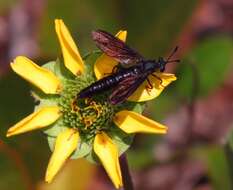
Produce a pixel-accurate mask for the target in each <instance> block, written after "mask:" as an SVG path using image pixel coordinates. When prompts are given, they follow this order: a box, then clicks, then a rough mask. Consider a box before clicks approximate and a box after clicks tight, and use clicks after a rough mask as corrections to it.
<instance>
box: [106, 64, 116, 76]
mask: <svg viewBox="0 0 233 190" xmlns="http://www.w3.org/2000/svg"><path fill="white" fill-rule="evenodd" d="M118 71H119V65H115V66H114V67H113V68H112V72H111V73H104V75H111V74H115V73H117V72H118Z"/></svg>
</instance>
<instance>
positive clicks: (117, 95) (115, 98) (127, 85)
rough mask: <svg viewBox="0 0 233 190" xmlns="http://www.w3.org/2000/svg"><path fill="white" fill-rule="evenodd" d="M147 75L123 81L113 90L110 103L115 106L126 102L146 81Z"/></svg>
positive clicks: (135, 76) (134, 76)
mask: <svg viewBox="0 0 233 190" xmlns="http://www.w3.org/2000/svg"><path fill="white" fill-rule="evenodd" d="M146 78H147V75H141V76H139V75H133V76H130V77H127V78H125V79H124V80H122V81H121V82H120V83H119V84H118V85H117V87H115V88H114V89H113V92H112V94H111V95H110V97H109V102H110V103H111V104H113V105H115V104H119V103H122V102H124V101H125V100H126V99H127V98H128V97H129V96H130V95H132V94H133V93H134V92H135V91H136V90H137V88H138V87H139V86H140V85H141V84H142V83H143V82H144V81H145V80H146Z"/></svg>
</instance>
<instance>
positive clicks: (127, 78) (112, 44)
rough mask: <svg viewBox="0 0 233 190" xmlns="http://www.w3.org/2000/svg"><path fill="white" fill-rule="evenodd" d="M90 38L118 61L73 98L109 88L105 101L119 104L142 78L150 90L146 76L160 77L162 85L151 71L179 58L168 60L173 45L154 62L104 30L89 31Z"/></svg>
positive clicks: (163, 68) (140, 82) (132, 91)
mask: <svg viewBox="0 0 233 190" xmlns="http://www.w3.org/2000/svg"><path fill="white" fill-rule="evenodd" d="M92 39H93V40H94V42H95V43H96V46H97V47H98V48H99V49H100V50H101V51H103V52H104V53H105V54H106V55H108V56H110V57H112V58H113V59H115V60H116V61H118V62H119V64H118V65H116V66H115V67H114V68H113V71H112V73H111V74H110V75H108V76H106V77H104V78H102V79H100V80H98V81H96V82H94V83H92V84H91V85H90V86H88V87H86V88H84V89H83V90H81V91H80V92H79V93H78V95H77V98H90V97H92V96H93V95H94V94H97V93H101V92H104V91H106V90H112V93H111V95H110V96H109V98H108V100H109V102H110V103H111V104H113V105H115V104H120V103H122V102H124V101H125V100H126V99H127V98H128V97H129V96H130V95H132V94H133V93H134V91H136V90H137V88H138V87H139V86H140V85H141V84H142V83H143V82H144V81H145V80H147V82H148V86H147V88H148V89H152V88H153V86H152V84H151V82H150V80H149V78H148V76H149V75H152V76H154V77H155V78H157V79H158V80H160V84H161V85H162V80H161V79H160V78H159V77H158V76H157V75H156V74H153V73H154V72H156V71H158V72H163V71H164V70H165V66H166V64H167V63H170V62H179V60H170V58H171V57H172V56H173V55H174V53H175V52H176V51H177V49H178V47H175V49H174V50H173V51H172V53H171V54H170V56H169V57H168V58H167V59H166V60H165V59H163V58H162V57H159V58H158V60H157V61H156V60H147V59H144V58H143V57H142V56H141V55H140V54H139V53H137V52H136V51H135V50H133V49H132V48H130V47H129V46H128V45H126V44H125V43H124V42H123V41H121V40H119V39H118V38H116V37H115V36H113V35H112V34H110V33H108V32H106V31H103V30H96V31H93V32H92Z"/></svg>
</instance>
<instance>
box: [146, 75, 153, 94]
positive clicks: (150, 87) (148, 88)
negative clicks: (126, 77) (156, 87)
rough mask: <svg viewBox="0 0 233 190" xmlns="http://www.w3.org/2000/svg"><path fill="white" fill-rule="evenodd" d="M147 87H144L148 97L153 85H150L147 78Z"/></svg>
mask: <svg viewBox="0 0 233 190" xmlns="http://www.w3.org/2000/svg"><path fill="white" fill-rule="evenodd" d="M146 81H147V83H148V84H147V85H146V86H145V88H146V91H147V93H148V94H149V95H150V92H151V90H152V89H153V85H152V84H151V82H150V80H149V79H148V78H147V79H146Z"/></svg>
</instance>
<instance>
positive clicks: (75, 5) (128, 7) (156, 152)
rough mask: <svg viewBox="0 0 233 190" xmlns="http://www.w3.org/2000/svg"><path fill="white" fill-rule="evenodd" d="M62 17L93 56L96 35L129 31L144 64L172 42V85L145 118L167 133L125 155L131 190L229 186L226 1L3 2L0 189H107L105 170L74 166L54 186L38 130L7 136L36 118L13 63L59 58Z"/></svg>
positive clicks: (231, 106) (231, 119)
mask: <svg viewBox="0 0 233 190" xmlns="http://www.w3.org/2000/svg"><path fill="white" fill-rule="evenodd" d="M55 18H62V19H63V20H64V22H65V23H66V25H67V26H68V28H69V29H70V31H71V33H72V35H73V37H74V39H75V40H76V42H78V43H77V44H78V46H79V49H80V51H81V53H82V55H84V54H85V53H87V52H89V51H92V50H94V49H96V47H95V46H94V43H93V42H92V40H91V38H90V32H91V31H92V30H94V29H97V28H99V29H104V30H107V31H109V32H111V33H113V34H115V33H116V32H117V31H118V30H120V29H126V30H127V31H128V37H127V43H128V44H130V46H131V47H134V48H135V49H137V50H138V51H139V52H141V54H142V55H144V56H145V57H147V58H157V57H158V56H167V55H168V54H169V52H171V50H172V49H173V48H174V47H175V46H176V45H178V46H179V51H178V53H177V54H176V57H177V58H179V59H181V60H182V61H181V63H179V64H171V65H169V66H168V67H167V71H168V72H172V73H176V75H177V78H178V80H177V81H176V82H174V83H173V84H172V85H170V86H169V87H168V88H166V90H165V91H164V93H162V94H161V96H160V97H159V98H157V99H155V100H153V101H151V102H149V103H148V104H147V106H146V110H145V112H144V114H145V115H146V116H148V117H150V118H153V119H155V120H156V121H159V122H161V123H164V124H166V125H167V126H168V127H169V131H168V134H167V135H165V136H158V135H157V136H156V135H137V136H136V138H135V141H134V143H133V145H132V147H131V148H130V150H129V151H128V152H127V156H128V159H129V164H130V169H131V173H132V177H133V182H134V185H135V189H136V190H193V189H194V190H212V189H217V190H219V189H223V190H232V189H233V153H232V151H233V133H232V128H233V64H232V63H233V39H232V36H233V1H232V0H202V1H201V0H199V1H198V0H189V1H187V0H172V1H171V0H144V1H140V0H128V1H125V0H99V1H94V0H85V1H84V0H66V1H61V0H49V1H48V0H47V1H46V0H0V126H1V127H0V137H1V138H0V189H4V190H11V189H16V188H17V190H51V189H53V190H54V189H58V190H63V189H64V190H74V189H75V190H91V189H95V190H110V189H113V186H112V184H111V182H110V180H109V178H108V177H107V176H106V174H105V172H104V170H103V169H102V168H101V167H99V166H96V165H92V164H89V163H88V162H87V161H85V160H81V159H80V160H70V161H68V162H67V164H66V165H65V166H64V167H63V169H62V170H61V172H60V173H59V174H58V175H57V177H56V179H55V180H54V182H53V183H52V184H50V185H48V184H45V183H44V182H43V179H44V175H45V170H46V167H47V163H48V160H49V157H50V155H51V153H50V150H49V148H48V145H47V140H46V137H45V136H44V135H43V134H42V133H41V132H38V131H37V132H33V133H27V134H23V135H19V136H17V137H12V138H10V139H7V138H6V137H5V134H6V131H7V129H8V128H9V127H10V126H11V125H12V124H14V123H16V122H17V121H19V120H20V119H22V118H23V117H25V116H26V115H28V114H29V113H31V112H32V111H33V105H34V101H33V99H32V97H31V96H30V92H29V90H30V86H29V85H28V83H27V82H25V81H24V80H22V79H21V78H19V77H18V76H16V74H14V73H13V72H12V71H11V70H10V69H9V63H10V61H11V60H12V59H14V57H16V56H17V55H25V56H28V57H30V58H31V59H33V60H34V61H35V62H36V63H38V64H43V63H45V62H47V61H50V60H55V59H56V57H57V56H59V55H60V54H61V52H60V47H59V44H58V40H57V37H56V35H55V31H54V19H55Z"/></svg>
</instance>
